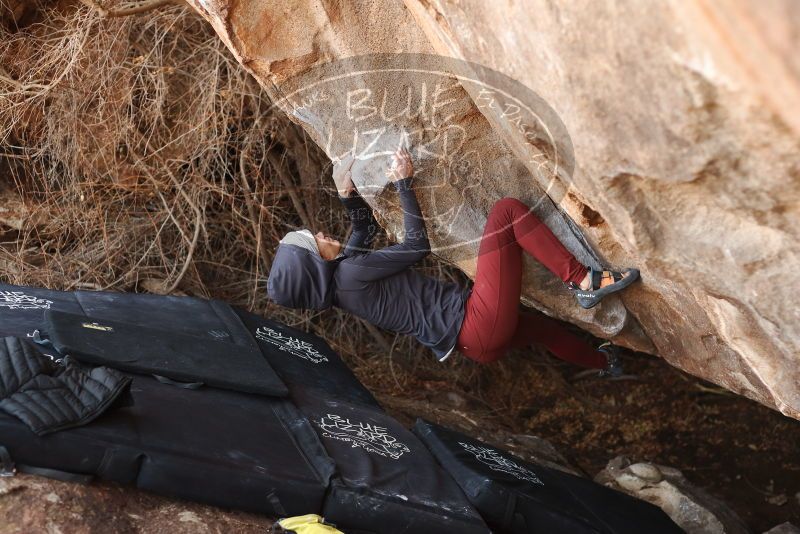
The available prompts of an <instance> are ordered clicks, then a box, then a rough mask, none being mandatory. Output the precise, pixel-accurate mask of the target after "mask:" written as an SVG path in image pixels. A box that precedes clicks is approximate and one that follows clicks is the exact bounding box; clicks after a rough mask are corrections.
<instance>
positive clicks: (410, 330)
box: [267, 177, 471, 360]
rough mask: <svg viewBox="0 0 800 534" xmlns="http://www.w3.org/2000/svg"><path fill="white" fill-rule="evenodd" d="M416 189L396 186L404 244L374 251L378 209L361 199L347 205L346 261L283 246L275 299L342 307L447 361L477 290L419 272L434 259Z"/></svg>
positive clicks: (270, 284)
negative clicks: (411, 339) (424, 262)
mask: <svg viewBox="0 0 800 534" xmlns="http://www.w3.org/2000/svg"><path fill="white" fill-rule="evenodd" d="M412 181H413V177H408V178H404V179H402V180H398V181H396V182H394V184H395V188H396V189H397V191H398V193H399V195H400V205H401V207H402V209H403V223H404V226H405V239H404V241H403V242H402V243H397V244H395V245H390V246H387V247H384V248H382V249H379V250H370V246H371V244H372V241H373V239H374V238H375V234H376V233H377V231H378V229H379V228H380V227H379V226H378V223H377V222H376V221H375V219H374V217H373V216H372V209H371V208H370V207H369V205H368V204H367V203H366V201H364V199H363V198H361V197H360V196H358V195H356V196H351V197H347V198H342V197H340V199H341V201H342V204H344V206H345V208H346V209H347V211H348V213H349V215H350V220H351V222H352V225H353V231H352V233H351V235H350V238H349V239H348V241H347V244H346V245H345V248H344V254H343V255H342V256H340V257H339V258H336V259H335V260H324V259H322V257H321V256H320V255H319V254H314V253H312V252H310V251H308V250H305V249H303V248H302V247H298V246H296V245H288V244H282V245H279V246H278V250H277V251H276V253H275V259H274V260H273V262H272V267H271V269H270V274H269V279H268V281H267V292H268V294H269V296H270V298H271V299H272V300H274V301H275V302H277V303H278V304H280V305H282V306H288V307H290V308H305V309H316V310H322V309H326V308H328V307H330V306H336V307H339V308H341V309H343V310H346V311H348V312H350V313H352V314H353V315H356V316H358V317H361V318H363V319H365V320H367V321H369V322H370V323H372V324H374V325H376V326H379V327H381V328H385V329H387V330H390V331H392V332H399V333H401V334H410V335H413V336H414V337H416V338H417V340H419V342H420V343H422V344H423V345H425V346H427V347H429V348H430V349H431V350H432V351H433V352H434V354H436V357H437V359H440V360H441V359H443V358H444V357H446V356H447V355H448V354H449V353H450V351H451V350H453V347H454V346H455V344H456V340H457V338H458V332H459V330H460V329H461V323H462V321H463V320H464V308H465V303H466V300H467V297H468V296H469V293H470V290H471V288H470V286H466V287H464V286H461V285H460V284H457V283H454V282H443V281H441V280H438V279H436V278H433V277H430V276H426V275H423V274H421V273H419V272H417V271H415V270H413V269H411V267H412V266H413V265H414V264H416V263H417V262H419V261H420V260H421V259H423V258H424V257H425V256H427V255H428V254H430V245H429V242H428V236H427V232H426V230H425V220H424V218H423V217H422V213H421V211H420V208H419V203H418V202H417V197H416V194H415V193H414V190H413V188H412Z"/></svg>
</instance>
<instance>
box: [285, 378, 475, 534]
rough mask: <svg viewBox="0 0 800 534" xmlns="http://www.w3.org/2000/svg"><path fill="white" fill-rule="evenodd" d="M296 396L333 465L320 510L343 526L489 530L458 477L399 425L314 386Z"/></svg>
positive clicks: (385, 530)
mask: <svg viewBox="0 0 800 534" xmlns="http://www.w3.org/2000/svg"><path fill="white" fill-rule="evenodd" d="M291 397H292V400H293V401H294V403H295V405H296V406H297V407H298V408H299V409H300V411H301V412H302V413H303V414H304V415H305V416H306V417H307V418H308V419H309V420H310V421H311V425H312V427H313V428H314V429H315V430H316V432H317V435H318V436H319V439H320V440H321V442H322V444H323V446H324V447H325V449H326V450H327V452H328V456H330V457H331V458H332V459H333V461H334V462H335V464H336V471H337V475H336V476H334V478H333V480H332V482H331V488H330V491H329V493H328V495H327V498H326V500H325V505H324V508H323V513H322V515H323V516H324V517H325V518H326V519H328V520H329V521H331V522H333V523H335V524H336V525H338V526H339V527H340V528H341V529H342V530H344V531H345V532H347V533H348V534H353V533H355V532H359V533H360V532H370V533H373V532H374V533H381V534H393V533H401V532H402V533H408V532H413V533H415V534H426V533H430V534H441V533H443V532H458V533H461V534H471V533H487V532H489V530H488V527H486V525H485V523H484V522H483V520H482V519H481V518H480V516H479V515H478V513H477V512H476V511H475V509H474V508H473V507H472V505H471V504H470V503H469V502H468V501H467V500H466V498H465V497H464V494H463V493H462V491H461V490H460V489H459V487H458V486H457V485H456V483H455V482H454V481H453V479H452V478H451V477H450V476H449V475H448V474H447V473H446V472H445V471H444V470H443V469H442V468H441V467H440V466H439V465H438V464H437V463H436V460H435V459H434V458H433V456H431V454H430V453H429V452H428V450H427V449H426V448H425V446H424V445H423V444H422V443H421V442H420V441H419V440H418V439H417V438H416V437H415V436H414V434H412V433H411V432H409V431H408V430H407V429H405V428H404V427H403V426H402V425H401V424H400V423H399V422H397V421H396V420H394V419H392V418H391V417H389V416H388V415H386V414H385V413H382V412H379V411H377V410H374V409H370V408H369V407H366V406H362V405H357V404H352V403H348V402H343V401H335V400H330V399H325V398H323V397H320V396H318V394H317V392H312V391H311V390H302V391H292V392H291ZM309 456H310V457H312V458H319V455H311V454H310V455H309Z"/></svg>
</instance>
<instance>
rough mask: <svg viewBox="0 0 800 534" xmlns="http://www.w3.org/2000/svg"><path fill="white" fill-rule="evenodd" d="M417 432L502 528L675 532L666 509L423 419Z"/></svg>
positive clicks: (488, 517)
mask: <svg viewBox="0 0 800 534" xmlns="http://www.w3.org/2000/svg"><path fill="white" fill-rule="evenodd" d="M413 430H414V433H415V434H416V435H417V436H418V437H419V438H420V439H421V440H422V441H423V443H425V445H426V446H427V447H428V448H429V449H430V451H431V452H432V453H433V455H434V456H435V457H436V459H437V460H439V463H441V464H442V466H443V467H444V468H445V469H446V470H447V471H448V472H449V473H450V474H451V475H452V476H453V478H454V479H455V480H456V482H457V483H458V484H459V486H461V489H462V490H464V493H465V494H466V496H467V498H468V499H469V501H470V502H471V503H472V504H473V505H474V506H475V508H477V510H478V511H479V512H480V513H481V515H482V516H483V518H484V519H485V520H486V521H487V523H489V525H491V526H492V528H494V529H497V531H498V532H511V533H514V534H522V533H528V532H570V533H587V534H588V533H603V534H624V533H630V534H639V533H641V532H647V533H648V534H660V533H664V534H672V533H675V534H677V533H680V532H682V530H681V529H680V528H678V526H677V525H675V523H673V522H672V520H671V519H670V518H669V516H667V514H665V513H664V512H663V511H662V510H661V509H660V508H658V507H656V506H653V505H652V504H649V503H647V502H645V501H642V500H639V499H635V498H633V497H631V496H629V495H625V494H624V493H621V492H618V491H615V490H612V489H610V488H607V487H605V486H602V485H600V484H597V483H595V482H593V481H591V480H588V479H585V478H581V477H578V476H575V475H571V474H569V473H564V472H562V471H557V470H554V469H549V468H547V467H543V466H539V465H535V464H532V463H530V462H525V461H524V460H521V459H519V458H517V457H515V456H513V455H512V454H510V453H508V452H506V451H503V450H500V449H496V448H493V447H489V446H487V445H486V444H485V443H481V442H480V441H477V440H475V439H473V438H470V437H468V436H465V435H464V434H461V433H458V432H455V431H453V430H449V429H446V428H443V427H441V426H438V425H434V424H432V423H428V422H426V421H423V420H417V423H416V425H415V426H414V429H413Z"/></svg>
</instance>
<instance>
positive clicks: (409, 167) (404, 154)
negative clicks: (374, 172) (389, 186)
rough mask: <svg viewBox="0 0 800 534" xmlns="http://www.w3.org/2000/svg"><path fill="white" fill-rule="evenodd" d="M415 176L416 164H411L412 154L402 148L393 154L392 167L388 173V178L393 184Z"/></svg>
mask: <svg viewBox="0 0 800 534" xmlns="http://www.w3.org/2000/svg"><path fill="white" fill-rule="evenodd" d="M413 175H414V164H413V163H411V154H409V152H408V150H406V149H405V148H401V149H399V150H397V151H395V153H394V154H392V165H391V167H389V169H388V170H387V171H386V176H387V177H388V178H389V179H390V180H391V181H393V182H396V181H398V180H402V179H403V178H408V177H409V176H413Z"/></svg>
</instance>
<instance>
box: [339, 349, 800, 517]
mask: <svg viewBox="0 0 800 534" xmlns="http://www.w3.org/2000/svg"><path fill="white" fill-rule="evenodd" d="M430 360H431V361H430V362H420V361H418V360H414V361H412V360H411V359H410V358H403V357H402V356H401V355H400V354H397V353H393V354H392V356H391V357H390V358H386V357H373V358H372V359H370V360H367V361H361V362H358V363H357V364H356V365H354V367H355V371H356V373H357V374H358V375H359V377H360V378H361V379H362V380H363V381H364V383H365V384H366V385H367V386H368V387H370V388H371V389H372V390H373V391H375V392H376V395H377V396H378V398H379V399H380V400H381V402H382V403H383V404H384V406H385V407H386V408H387V409H388V411H390V412H391V413H392V414H393V415H395V416H396V417H398V418H399V419H401V420H403V421H404V422H410V421H411V420H412V419H413V418H416V417H418V416H423V417H426V418H429V419H432V420H435V421H437V422H440V423H443V424H446V425H449V426H451V427H457V428H459V429H460V430H463V431H465V432H469V433H471V434H473V435H479V436H482V437H486V438H488V440H489V441H495V442H496V443H497V442H502V441H503V439H501V436H506V437H508V436H517V437H519V436H528V435H534V436H538V437H541V438H545V439H547V440H549V441H550V442H551V443H553V445H555V446H556V448H557V449H558V450H559V452H560V453H561V454H563V455H564V456H566V457H567V458H568V460H569V461H570V462H571V463H572V464H573V465H574V466H577V467H578V468H579V469H580V470H582V471H584V472H585V473H586V474H587V475H589V476H591V477H593V476H594V475H595V474H597V472H598V471H600V470H601V469H602V468H603V467H604V466H605V465H606V463H607V462H608V461H609V460H610V459H612V458H614V457H615V456H617V455H626V456H628V457H630V458H631V459H633V460H635V461H648V462H653V463H657V464H662V465H667V466H671V467H676V468H678V469H680V470H681V471H683V473H684V475H686V477H687V478H688V479H689V480H690V481H691V482H693V483H695V484H696V485H698V486H700V487H702V488H704V489H706V490H707V491H709V492H710V493H712V494H713V495H716V496H717V497H720V498H721V499H722V500H723V501H724V502H726V503H727V504H728V505H729V506H730V507H731V508H733V510H734V511H736V512H737V513H738V514H739V516H740V517H741V518H742V519H743V520H744V521H745V522H746V523H747V524H748V525H749V526H750V528H752V529H753V531H754V532H763V531H765V530H768V529H770V528H772V527H774V526H776V525H778V524H780V523H782V522H784V521H792V522H793V523H794V524H795V525H800V451H798V443H800V421H795V420H793V419H790V418H787V417H785V416H783V415H781V414H780V413H778V412H776V411H773V410H771V409H769V408H766V407H764V406H761V405H760V404H757V403H755V402H752V401H749V400H747V399H745V398H742V397H737V396H735V395H733V394H731V393H728V392H727V391H725V390H722V389H720V388H718V387H717V386H714V385H713V384H710V383H707V382H704V381H702V380H700V379H698V378H695V377H693V376H690V375H687V374H685V373H683V372H681V371H679V370H677V369H675V368H673V367H671V366H670V365H668V364H667V363H665V362H664V361H662V360H660V359H658V358H655V357H651V356H647V355H642V354H633V353H627V354H626V371H627V372H629V373H632V374H635V375H637V376H638V379H636V380H622V381H608V380H602V379H596V378H592V379H579V380H574V376H575V375H576V373H578V372H579V371H580V369H579V368H576V367H574V366H572V365H570V364H566V363H563V362H560V361H558V360H556V359H554V358H552V357H550V356H548V355H546V354H545V353H544V352H543V351H540V352H538V353H537V351H535V350H530V351H514V352H511V353H509V354H508V356H507V357H506V358H505V359H504V360H502V361H501V362H498V363H496V364H491V365H487V366H479V365H477V364H474V363H472V362H469V361H466V358H463V357H460V358H457V359H456V358H451V359H450V360H452V361H448V362H445V363H443V364H438V363H436V362H435V360H434V359H433V357H432V356H431V359H430ZM508 442H509V443H512V440H510V439H509V440H508ZM517 443H518V441H517Z"/></svg>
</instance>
